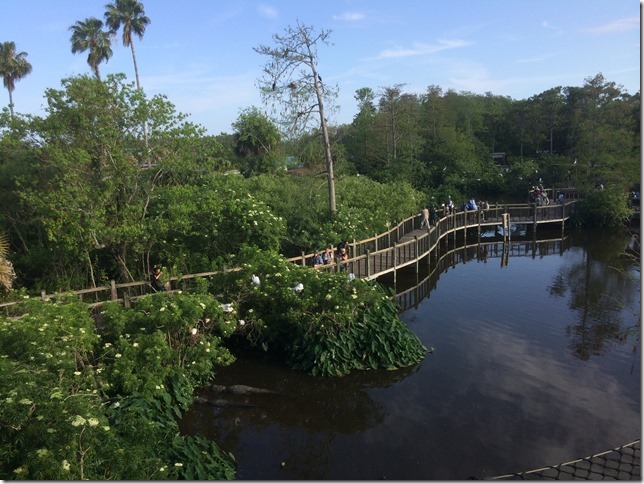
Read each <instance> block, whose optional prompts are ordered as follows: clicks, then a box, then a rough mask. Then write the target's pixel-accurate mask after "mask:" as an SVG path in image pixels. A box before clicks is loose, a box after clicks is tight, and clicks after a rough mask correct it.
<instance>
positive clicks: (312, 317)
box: [225, 253, 426, 376]
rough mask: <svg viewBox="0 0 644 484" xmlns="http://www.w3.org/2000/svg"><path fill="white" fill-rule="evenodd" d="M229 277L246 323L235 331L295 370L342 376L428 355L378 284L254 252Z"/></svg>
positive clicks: (397, 364)
mask: <svg viewBox="0 0 644 484" xmlns="http://www.w3.org/2000/svg"><path fill="white" fill-rule="evenodd" d="M253 275H255V276H256V277H258V278H259V279H260V280H261V284H260V285H256V284H254V283H253V282H252V277H253ZM226 277H227V281H226V282H225V284H226V285H228V286H231V287H234V288H235V289H234V290H233V292H234V293H235V294H236V297H237V301H236V304H237V306H238V307H239V317H240V318H243V321H244V325H243V327H241V328H240V329H238V331H239V332H241V333H242V334H245V335H246V336H247V337H248V339H249V340H250V341H251V343H252V344H255V345H261V346H262V347H263V348H264V349H267V350H269V351H275V352H277V353H280V354H282V355H283V356H284V358H285V359H286V361H288V363H289V364H290V365H291V366H293V367H294V368H298V369H302V370H305V371H308V372H310V373H312V374H313V375H324V376H342V375H346V374H347V373H349V371H351V370H353V369H369V368H374V369H375V368H389V369H391V368H400V367H405V366H409V365H412V364H414V363H417V362H418V361H420V360H421V359H422V358H423V356H424V354H425V352H426V348H425V347H424V346H423V345H422V344H421V342H420V341H419V340H418V338H417V337H416V336H414V335H413V334H412V333H411V331H409V329H408V328H407V327H406V326H405V325H404V323H403V322H402V321H401V320H400V319H399V317H398V311H397V308H396V305H395V303H393V302H392V301H391V299H390V298H389V296H388V295H387V294H386V292H385V291H384V289H382V287H381V286H380V285H377V284H372V283H369V282H366V281H363V280H360V279H350V278H349V277H347V275H346V274H344V273H339V274H330V273H326V272H320V271H315V270H311V269H309V268H303V267H301V266H297V265H294V264H292V263H290V262H288V261H286V260H285V259H284V258H283V257H281V256H280V255H278V254H270V253H263V254H259V253H258V254H256V256H255V258H254V259H253V260H249V261H248V262H247V263H246V264H244V266H243V268H242V270H240V271H238V272H235V273H230V274H228V275H227V276H226Z"/></svg>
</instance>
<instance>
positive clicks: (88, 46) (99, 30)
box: [69, 17, 112, 80]
mask: <svg viewBox="0 0 644 484" xmlns="http://www.w3.org/2000/svg"><path fill="white" fill-rule="evenodd" d="M69 30H71V31H72V36H71V39H70V40H71V43H72V54H76V53H78V52H85V51H86V50H87V51H89V54H88V56H87V63H88V64H89V66H90V67H91V69H92V72H94V74H95V75H96V78H97V79H98V80H100V79H101V73H100V70H99V64H100V63H101V62H103V61H105V62H107V61H108V60H109V59H110V57H112V42H111V40H110V34H109V32H106V31H104V30H103V22H102V21H101V20H99V19H97V18H95V17H90V18H88V19H85V20H84V21H83V20H78V21H77V22H76V23H75V24H74V25H72V26H71V27H70V28H69Z"/></svg>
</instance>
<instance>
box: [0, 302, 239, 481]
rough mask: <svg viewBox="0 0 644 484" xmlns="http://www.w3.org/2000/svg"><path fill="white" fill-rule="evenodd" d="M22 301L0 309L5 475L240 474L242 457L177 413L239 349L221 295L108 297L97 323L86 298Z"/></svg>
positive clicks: (1, 461)
mask: <svg viewBox="0 0 644 484" xmlns="http://www.w3.org/2000/svg"><path fill="white" fill-rule="evenodd" d="M14 311H16V314H21V316H19V317H15V318H10V317H0V371H1V372H2V375H3V378H2V381H0V394H1V395H2V400H3V401H2V405H1V406H0V422H1V423H2V425H1V426H0V478H2V479H17V478H22V479H47V480H54V479H56V480H58V479H61V480H76V479H90V480H103V479H127V480H129V479H137V480H138V479H146V480H147V479H162V478H167V479H178V478H186V479H197V478H199V479H225V478H232V477H233V476H234V468H233V463H234V461H233V458H232V456H230V455H227V454H224V453H222V452H221V451H220V450H219V449H218V448H217V446H216V445H215V444H214V443H213V442H209V441H207V440H205V439H199V438H191V437H183V436H180V435H179V432H178V424H177V422H176V417H177V416H179V415H180V414H181V412H182V411H183V410H186V409H187V407H188V405H189V404H190V403H191V402H192V394H193V391H194V388H195V386H196V385H198V384H199V383H200V382H203V381H205V380H206V379H207V378H209V377H210V376H211V375H212V372H213V368H214V366H215V365H225V364H228V363H230V362H231V361H232V359H233V357H232V356H231V355H230V353H229V352H228V351H227V350H226V349H225V348H223V347H222V346H221V345H220V343H221V338H222V336H224V335H225V334H227V333H228V332H229V330H228V329H227V326H228V323H226V322H225V321H224V320H223V314H222V313H221V308H220V306H219V303H218V302H217V301H216V300H215V299H214V298H213V297H212V296H207V295H194V296H191V295H185V294H174V295H172V296H170V297H169V296H165V295H154V296H149V297H146V298H144V299H142V300H141V301H140V302H139V304H137V307H136V308H135V309H126V308H123V307H120V306H118V305H116V304H108V305H106V306H105V308H104V309H103V311H102V314H101V315H100V316H99V317H98V318H97V320H96V322H95V321H94V320H93V319H92V318H91V317H90V316H89V312H88V310H87V306H86V304H84V303H82V302H80V301H78V299H76V298H70V299H66V298H64V297H62V298H60V300H59V301H58V302H54V303H52V302H43V301H40V300H32V299H25V300H24V301H23V302H22V303H21V304H20V305H19V306H18V307H16V308H15V309H14ZM195 330H196V331H195Z"/></svg>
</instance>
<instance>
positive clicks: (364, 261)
mask: <svg viewBox="0 0 644 484" xmlns="http://www.w3.org/2000/svg"><path fill="white" fill-rule="evenodd" d="M574 207H575V201H574V200H569V201H568V202H566V203H565V204H564V205H549V206H546V207H534V206H530V205H527V204H524V205H497V206H494V207H491V208H490V209H488V210H485V211H484V212H481V211H471V212H456V213H454V214H450V215H442V216H441V217H440V219H439V220H438V222H437V223H436V225H435V226H430V227H429V228H423V229H421V228H420V225H421V222H422V215H421V214H417V215H414V216H412V217H409V218H408V219H406V220H403V221H402V222H400V223H399V224H398V225H397V226H396V227H394V228H393V229H391V230H389V231H388V232H385V233H383V234H380V235H376V236H374V237H372V238H370V239H365V240H362V241H359V242H355V241H354V242H353V243H352V244H351V249H350V255H351V258H350V259H349V260H348V261H347V263H346V265H347V267H346V271H347V272H349V273H353V274H354V275H355V276H356V277H358V278H361V279H367V280H373V279H377V278H378V277H380V276H383V275H385V274H388V273H390V272H394V273H395V272H396V271H398V270H399V269H401V268H403V267H407V266H410V265H418V264H420V263H421V261H422V260H423V259H425V258H427V257H428V256H429V255H430V254H431V253H434V252H437V251H438V250H439V248H440V244H441V242H442V241H443V239H444V238H446V237H448V236H453V235H456V234H457V233H459V232H460V233H463V234H465V233H466V232H468V233H470V232H471V231H474V232H475V233H476V234H477V236H478V237H479V238H480V236H481V234H482V233H483V232H485V231H490V230H492V231H494V232H496V230H497V227H501V226H503V224H504V214H505V217H507V218H506V220H505V223H506V224H507V225H509V226H513V225H531V226H532V227H533V229H536V227H537V226H538V225H539V224H560V225H561V227H562V231H563V227H564V224H565V222H566V220H568V219H569V218H570V216H571V215H572V213H573V212H574ZM508 222H509V223H508ZM509 237H511V234H510V235H509ZM312 257H313V254H302V256H301V257H293V258H291V259H289V260H290V261H292V262H295V263H299V264H302V265H311V259H312ZM318 269H319V270H327V271H332V272H337V271H338V270H340V269H341V267H340V266H338V265H337V264H333V265H330V266H323V267H320V268H318Z"/></svg>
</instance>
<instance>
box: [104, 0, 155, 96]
mask: <svg viewBox="0 0 644 484" xmlns="http://www.w3.org/2000/svg"><path fill="white" fill-rule="evenodd" d="M105 8H106V9H107V12H105V23H106V24H107V26H108V27H109V29H110V33H112V34H116V32H118V30H119V29H120V28H121V26H123V46H125V47H130V49H131V50H132V60H133V61H134V75H135V76H136V87H137V88H138V89H141V83H140V82H139V68H138V66H137V64H136V53H135V52H134V42H132V34H136V35H137V36H138V37H139V40H140V39H142V38H143V34H145V28H146V27H147V26H148V24H149V23H150V19H149V18H148V17H146V16H145V10H144V8H143V4H141V3H140V2H138V1H137V0H114V3H109V4H107V5H105Z"/></svg>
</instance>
